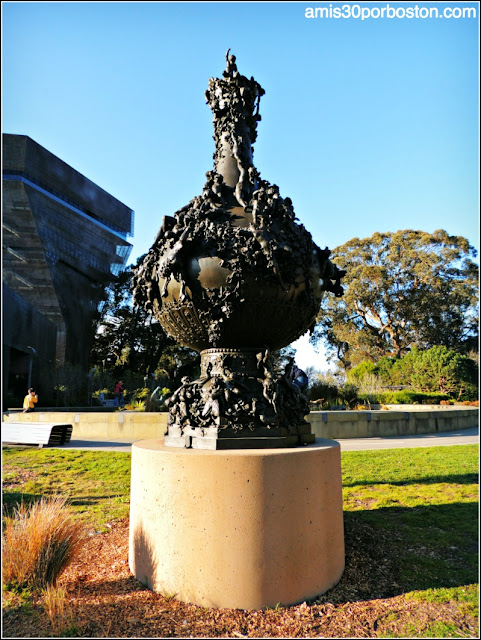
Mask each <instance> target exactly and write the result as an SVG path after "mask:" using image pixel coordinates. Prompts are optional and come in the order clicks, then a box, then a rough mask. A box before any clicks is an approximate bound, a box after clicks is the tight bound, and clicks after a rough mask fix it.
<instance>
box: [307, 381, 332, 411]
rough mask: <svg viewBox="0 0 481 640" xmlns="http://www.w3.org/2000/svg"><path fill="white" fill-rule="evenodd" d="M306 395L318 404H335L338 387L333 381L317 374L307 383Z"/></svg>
mask: <svg viewBox="0 0 481 640" xmlns="http://www.w3.org/2000/svg"><path fill="white" fill-rule="evenodd" d="M307 397H308V400H309V401H310V402H313V403H315V404H318V405H320V406H323V405H326V404H335V403H336V401H337V400H338V398H339V387H338V386H337V385H336V384H335V383H334V382H333V381H331V380H325V379H323V378H322V377H320V376H319V377H318V378H316V379H315V380H314V381H313V382H312V383H311V384H310V385H309V388H308V390H307Z"/></svg>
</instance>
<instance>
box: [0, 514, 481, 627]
mask: <svg viewBox="0 0 481 640" xmlns="http://www.w3.org/2000/svg"><path fill="white" fill-rule="evenodd" d="M128 533H129V531H128V521H123V522H119V523H115V524H113V525H112V526H111V529H110V530H109V531H108V532H107V533H100V534H97V533H93V532H92V534H91V535H90V537H89V538H88V540H87V541H86V543H85V544H84V546H83V548H82V550H81V553H80V555H79V556H78V558H77V559H76V560H75V561H74V562H73V563H72V564H71V565H70V566H69V567H68V568H67V569H66V570H65V572H64V573H63V574H62V577H61V579H60V581H59V584H61V585H62V586H63V587H64V588H65V589H66V590H67V592H68V602H69V608H70V612H71V615H72V619H73V620H74V623H75V631H73V632H70V634H69V635H71V636H74V637H79V638H94V637H97V638H107V637H109V638H189V637H190V638H192V637H195V638H198V637H200V638H246V637H249V638H274V637H275V638H309V637H318V638H319V637H321V638H322V637H325V638H371V637H380V636H384V637H386V636H389V635H390V636H393V635H395V636H401V637H402V636H403V634H406V633H407V631H408V630H409V629H410V626H409V625H410V621H412V623H413V625H414V628H415V631H414V632H413V633H411V634H410V635H411V637H413V636H414V637H418V636H419V635H422V631H423V629H429V628H430V626H432V624H433V623H435V622H436V621H449V622H450V623H451V624H453V625H455V627H456V629H457V633H458V637H477V628H476V627H475V624H476V622H475V620H474V619H472V618H466V617H465V616H463V614H462V611H461V610H460V609H459V608H458V607H457V606H456V605H455V604H454V603H453V604H436V603H427V602H419V601H414V600H407V599H405V598H404V596H403V595H401V591H402V590H400V588H399V584H398V582H397V580H398V576H397V573H398V572H397V568H396V556H397V554H396V545H395V543H393V540H392V539H387V538H386V539H383V538H382V535H381V534H380V533H379V532H378V531H374V530H372V529H371V528H370V527H369V526H367V525H364V524H359V523H356V525H355V526H354V525H352V526H351V527H349V526H348V525H346V532H345V535H346V569H345V572H344V575H343V577H342V579H341V581H340V583H339V584H338V585H337V586H336V587H335V588H334V589H332V590H331V591H329V592H328V593H327V594H324V596H321V597H320V598H318V599H317V600H316V601H311V602H307V603H303V604H300V605H298V606H292V607H280V608H278V609H277V610H274V609H268V610H266V611H264V610H259V611H243V610H238V609H206V608H202V607H199V606H196V605H192V604H187V603H183V602H178V601H176V600H174V599H172V598H170V599H169V598H166V597H164V596H162V595H160V594H155V593H153V592H151V591H149V590H148V589H146V588H144V587H143V586H142V585H141V584H140V583H139V582H138V581H137V580H136V579H135V578H133V577H132V575H131V574H130V571H129V567H128ZM412 629H413V627H412V626H411V630H412ZM60 633H61V626H60V628H57V629H56V630H54V629H53V627H52V625H51V622H50V620H49V618H48V616H47V614H46V613H45V611H44V609H43V606H42V601H41V598H40V597H39V598H38V599H37V600H35V601H34V603H33V605H32V607H27V608H26V607H25V606H21V604H20V600H19V606H15V603H14V602H13V603H12V602H11V603H10V604H9V606H8V607H6V609H5V610H4V615H3V634H2V637H5V638H34V637H46V636H53V637H56V635H57V634H60ZM405 637H409V636H408V635H405Z"/></svg>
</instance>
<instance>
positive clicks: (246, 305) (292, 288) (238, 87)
mask: <svg viewBox="0 0 481 640" xmlns="http://www.w3.org/2000/svg"><path fill="white" fill-rule="evenodd" d="M226 60H227V66H226V70H225V71H224V72H223V77H222V78H210V80H209V88H208V90H207V91H206V99H207V103H208V104H209V106H210V108H211V109H212V111H213V122H214V140H215V146H216V149H215V153H214V169H213V171H208V172H207V174H206V177H207V181H206V183H205V186H204V189H203V192H202V194H201V195H199V196H197V197H195V198H193V200H191V202H189V203H188V204H187V205H186V206H185V207H183V208H182V209H180V210H179V211H177V212H176V213H175V215H174V216H173V217H170V216H169V217H165V218H164V220H163V223H162V227H161V228H160V230H159V233H158V235H157V238H156V240H155V242H154V244H153V246H152V248H151V249H150V251H149V253H148V254H147V255H146V257H145V259H144V261H143V263H142V264H141V265H140V266H139V268H138V269H137V272H136V274H135V276H134V300H135V303H136V304H138V305H144V306H145V307H146V308H147V309H148V310H149V311H150V312H151V313H153V314H154V315H155V317H156V318H157V319H158V320H159V322H160V323H161V325H162V327H163V329H164V330H165V331H166V333H167V334H169V335H171V336H172V337H173V338H175V340H176V341H178V342H179V343H180V344H183V345H185V346H188V347H191V348H192V349H195V350H197V351H199V352H200V353H201V376H200V378H199V379H197V380H194V381H191V380H189V379H187V378H184V379H183V380H182V385H181V387H180V388H179V389H177V390H176V391H175V392H174V394H173V395H172V396H171V398H170V400H169V419H168V432H167V434H166V436H165V444H166V445H167V446H176V447H193V448H196V449H231V448H243V449H245V448H260V447H285V446H288V447H292V446H297V445H302V444H309V443H311V442H314V440H315V436H314V435H313V434H312V433H311V430H310V425H309V424H308V423H307V422H306V420H305V416H306V415H307V414H308V413H309V406H308V403H307V400H306V398H305V396H304V395H302V394H301V393H300V392H299V390H298V388H297V387H296V386H295V385H293V384H292V382H291V381H290V380H289V377H288V376H287V375H285V374H284V375H275V374H274V372H273V369H272V366H271V362H270V351H271V350H274V349H279V348H281V347H284V346H286V345H288V344H290V343H291V342H293V341H294V340H296V339H297V338H298V337H300V336H301V335H303V334H304V333H305V332H306V331H307V330H308V329H309V328H310V327H312V326H313V324H314V322H315V318H316V315H317V313H318V310H319V306H320V302H321V298H322V295H323V292H324V291H331V292H333V293H334V294H335V295H336V296H341V295H342V293H343V292H342V287H341V285H340V280H341V278H342V277H343V275H344V272H343V271H341V270H339V269H338V268H337V267H336V266H335V265H334V264H333V263H332V262H331V261H330V260H329V255H330V252H329V250H328V249H327V248H326V249H324V250H321V249H320V248H319V247H317V246H316V244H315V243H314V242H313V240H312V237H311V234H310V233H309V232H308V231H307V230H306V229H305V228H304V227H303V225H302V224H299V223H298V222H296V220H297V219H296V217H295V215H294V210H293V206H292V202H291V200H290V198H282V197H281V196H280V194H279V189H278V187H277V186H276V185H271V184H270V183H269V182H267V181H266V180H263V179H262V178H261V177H260V174H259V172H258V171H257V169H256V168H255V167H254V164H253V158H252V152H253V147H252V145H253V143H254V142H255V139H256V128H257V122H258V121H259V120H260V115H259V101H260V98H261V96H262V95H263V94H264V90H263V89H262V87H261V86H260V85H259V84H258V83H257V82H256V81H255V80H254V78H251V79H250V80H249V79H248V78H246V77H245V76H243V75H241V74H239V72H238V71H237V66H236V63H235V57H234V56H233V55H229V51H228V52H227V54H226Z"/></svg>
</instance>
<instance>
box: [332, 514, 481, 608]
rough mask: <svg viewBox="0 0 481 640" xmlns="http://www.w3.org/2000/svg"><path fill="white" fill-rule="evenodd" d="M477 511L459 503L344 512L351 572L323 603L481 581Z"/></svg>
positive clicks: (360, 599) (347, 552) (348, 567)
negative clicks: (479, 576)
mask: <svg viewBox="0 0 481 640" xmlns="http://www.w3.org/2000/svg"><path fill="white" fill-rule="evenodd" d="M477 518H478V507H477V504H476V503H468V504H465V503H454V504H446V505H439V506H426V507H415V508H404V507H403V508H397V507H386V508H382V509H375V510H372V511H347V512H345V513H344V526H345V546H346V568H345V571H344V574H343V576H342V578H341V580H340V582H339V583H338V585H337V586H336V587H334V588H333V589H331V590H330V591H329V592H327V593H326V594H325V595H324V596H323V597H322V600H323V601H324V602H332V603H344V602H349V601H362V600H372V599H376V598H389V597H394V596H397V595H401V594H403V593H406V592H408V591H415V590H424V589H438V588H449V587H458V586H463V585H467V584H473V583H477V582H478V555H477V550H478V533H477V532H478V526H477Z"/></svg>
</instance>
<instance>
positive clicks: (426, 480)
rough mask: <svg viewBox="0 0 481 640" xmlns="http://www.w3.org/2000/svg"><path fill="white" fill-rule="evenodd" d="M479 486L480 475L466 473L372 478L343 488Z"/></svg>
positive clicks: (345, 485)
mask: <svg viewBox="0 0 481 640" xmlns="http://www.w3.org/2000/svg"><path fill="white" fill-rule="evenodd" d="M440 483H446V484H477V483H478V475H477V474H476V473H464V474H451V475H437V476H436V475H434V476H429V477H424V476H423V477H422V478H412V479H411V480H399V481H396V480H391V479H389V478H386V479H383V478H382V477H376V478H370V479H368V480H364V481H361V482H358V481H356V482H345V481H343V483H342V486H343V487H370V486H373V485H378V484H387V485H392V486H393V487H405V486H408V485H410V484H440Z"/></svg>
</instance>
